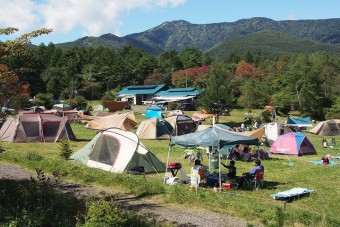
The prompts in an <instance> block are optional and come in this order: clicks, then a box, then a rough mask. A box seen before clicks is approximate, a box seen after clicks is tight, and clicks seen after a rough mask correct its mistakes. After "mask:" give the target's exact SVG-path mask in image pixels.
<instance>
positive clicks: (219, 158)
mask: <svg viewBox="0 0 340 227" xmlns="http://www.w3.org/2000/svg"><path fill="white" fill-rule="evenodd" d="M220 151H221V149H218V186H219V188H218V190H219V192H221V191H222V179H221V155H220Z"/></svg>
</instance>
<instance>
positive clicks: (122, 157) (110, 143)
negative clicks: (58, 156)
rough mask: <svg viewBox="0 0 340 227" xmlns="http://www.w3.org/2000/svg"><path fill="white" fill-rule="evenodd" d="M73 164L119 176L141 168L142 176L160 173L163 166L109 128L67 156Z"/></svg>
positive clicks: (134, 139)
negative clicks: (69, 156)
mask: <svg viewBox="0 0 340 227" xmlns="http://www.w3.org/2000/svg"><path fill="white" fill-rule="evenodd" d="M71 159H73V160H74V161H75V162H77V163H80V164H83V165H87V166H89V167H94V168H99V169H103V170H106V171H110V172H115V173H122V172H124V171H133V170H135V169H137V168H140V167H143V169H144V172H145V173H152V172H164V171H165V165H164V163H162V162H161V161H160V160H159V159H158V158H157V157H156V156H155V155H154V154H153V153H151V152H150V151H148V150H147V149H146V148H145V146H144V145H143V144H142V143H141V142H140V141H139V138H138V136H137V135H136V134H135V133H133V132H129V131H124V130H121V129H118V128H111V129H107V130H105V131H102V132H99V133H98V134H97V135H96V136H95V137H94V138H93V139H92V140H91V141H90V142H89V143H88V144H86V145H85V146H84V147H83V148H81V149H80V150H78V151H77V152H76V153H74V154H73V155H72V156H71Z"/></svg>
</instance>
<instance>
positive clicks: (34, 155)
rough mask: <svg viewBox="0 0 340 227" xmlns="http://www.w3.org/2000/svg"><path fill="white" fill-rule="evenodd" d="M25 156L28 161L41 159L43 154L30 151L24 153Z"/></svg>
mask: <svg viewBox="0 0 340 227" xmlns="http://www.w3.org/2000/svg"><path fill="white" fill-rule="evenodd" d="M26 158H27V159H28V160H30V161H38V162H39V161H41V160H43V159H44V157H43V156H41V155H40V154H38V153H36V152H30V153H28V154H27V155H26Z"/></svg>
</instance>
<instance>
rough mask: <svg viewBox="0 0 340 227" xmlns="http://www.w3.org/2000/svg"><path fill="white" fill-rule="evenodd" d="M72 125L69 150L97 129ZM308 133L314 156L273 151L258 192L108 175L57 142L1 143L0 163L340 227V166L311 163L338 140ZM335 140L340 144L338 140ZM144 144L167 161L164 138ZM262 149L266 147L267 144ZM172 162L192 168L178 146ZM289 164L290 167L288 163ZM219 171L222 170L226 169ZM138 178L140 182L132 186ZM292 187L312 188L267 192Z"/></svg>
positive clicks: (263, 218) (237, 116) (250, 216)
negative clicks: (279, 196) (64, 152)
mask: <svg viewBox="0 0 340 227" xmlns="http://www.w3.org/2000/svg"><path fill="white" fill-rule="evenodd" d="M192 113H193V112H188V113H187V114H189V115H190V114H192ZM259 114H260V110H255V111H254V113H253V115H259ZM135 115H136V119H137V120H138V121H139V122H140V121H141V120H143V119H144V116H143V115H142V110H139V111H136V114H135ZM245 117H246V113H245V111H244V110H233V111H232V112H231V116H223V117H221V119H220V122H223V123H226V124H228V123H231V124H235V125H237V124H238V125H239V124H240V123H241V122H242V121H243V120H244V118H245ZM279 121H280V122H283V121H284V118H279ZM207 122H209V121H207ZM72 128H73V130H74V132H75V134H76V136H77V138H78V141H72V142H70V144H71V149H72V150H73V151H77V150H78V149H80V148H81V147H83V146H84V145H85V144H86V143H87V142H88V141H89V140H90V139H92V138H93V136H94V135H95V134H96V131H91V130H88V129H85V128H84V126H83V125H82V124H79V123H74V124H72ZM306 135H307V137H308V138H309V140H310V141H311V142H312V143H313V145H314V146H315V148H316V150H317V155H309V156H302V157H292V156H289V157H287V156H282V155H271V159H270V160H264V161H263V165H264V166H265V185H264V188H262V189H260V190H257V191H248V190H239V191H237V190H231V191H226V192H223V193H213V191H212V189H211V188H201V189H199V191H198V193H197V194H196V193H195V192H193V191H191V190H190V189H189V188H188V187H187V186H186V185H176V186H169V185H165V184H163V183H162V178H163V176H164V175H163V174H159V175H158V174H153V175H148V176H147V182H146V183H145V182H144V181H143V179H142V178H141V177H139V176H130V175H125V174H124V175H122V174H112V173H108V172H104V171H101V170H95V169H89V168H87V167H83V166H75V165H74V164H73V163H71V162H69V161H65V160H62V159H61V158H60V157H59V146H60V143H55V144H53V143H27V144H26V143H0V146H1V147H2V148H4V149H5V150H6V152H3V153H2V154H0V161H5V162H11V163H15V164H18V165H21V166H23V167H26V168H30V169H36V168H40V169H42V170H44V171H45V172H49V173H52V172H55V171H59V172H60V173H63V174H64V175H66V178H68V179H69V180H71V181H76V182H82V183H87V184H98V185H103V186H108V187H112V188H115V189H117V190H122V191H125V192H128V193H133V194H137V195H141V194H143V195H144V196H149V197H152V198H154V199H162V200H164V201H166V202H169V203H170V202H171V203H184V204H190V205H191V206H201V207H205V208H206V209H209V210H213V211H216V212H221V213H226V214H230V215H234V216H237V217H241V218H243V219H245V220H247V221H248V222H249V224H250V225H251V224H258V223H265V224H266V223H267V224H268V225H274V224H275V223H276V222H277V220H278V214H277V212H278V210H283V208H284V212H283V213H284V216H285V218H284V219H285V226H340V217H339V210H340V180H339V176H340V165H334V166H332V165H329V166H322V165H312V164H311V163H310V162H309V161H310V160H320V159H321V157H322V156H324V155H326V154H331V155H334V156H336V155H340V149H339V148H340V144H339V145H338V146H336V147H335V148H334V149H329V148H327V149H326V148H323V147H322V143H321V140H322V137H319V136H315V135H311V134H308V133H306ZM330 138H331V137H330ZM336 140H337V142H338V143H340V141H339V138H336ZM142 142H143V143H144V145H145V146H146V147H147V148H148V149H149V150H150V151H152V152H153V153H154V154H155V155H156V156H157V157H159V158H160V159H161V160H162V161H163V162H166V159H167V152H168V144H169V141H168V140H144V141H142ZM264 148H265V150H268V148H267V147H264ZM32 153H36V154H38V155H40V156H42V157H43V159H42V160H34V159H32V158H29V157H30V156H31V154H32ZM171 161H179V162H181V163H182V164H183V168H184V169H185V170H186V171H189V170H190V168H191V166H190V165H189V163H188V161H187V160H185V159H184V158H183V149H180V148H177V147H176V148H175V149H173V150H172V153H171ZM225 161H226V160H225ZM290 162H292V163H293V165H289V163H290ZM203 164H204V165H208V159H204V161H203ZM236 167H237V173H238V175H240V174H241V173H243V172H247V171H249V170H250V169H251V168H252V167H253V163H247V162H241V161H237V162H236ZM222 171H224V172H225V171H226V169H222ZM136 182H139V184H141V185H140V186H139V187H136ZM295 187H303V188H308V189H312V190H315V192H313V193H311V195H310V196H308V197H303V198H300V199H298V200H295V201H293V202H291V203H287V204H285V203H284V202H281V201H277V200H274V199H273V198H272V197H271V196H270V195H272V194H275V193H277V192H279V191H284V190H287V189H291V188H295Z"/></svg>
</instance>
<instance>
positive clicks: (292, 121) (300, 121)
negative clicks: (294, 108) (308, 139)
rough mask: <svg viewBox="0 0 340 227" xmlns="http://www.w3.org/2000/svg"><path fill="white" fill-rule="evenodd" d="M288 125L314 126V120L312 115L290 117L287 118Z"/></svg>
mask: <svg viewBox="0 0 340 227" xmlns="http://www.w3.org/2000/svg"><path fill="white" fill-rule="evenodd" d="M287 125H289V126H293V127H299V128H301V127H313V124H312V120H311V119H310V117H305V118H301V117H288V119H287Z"/></svg>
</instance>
